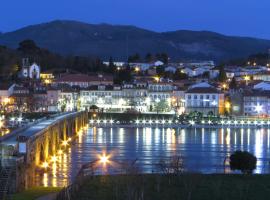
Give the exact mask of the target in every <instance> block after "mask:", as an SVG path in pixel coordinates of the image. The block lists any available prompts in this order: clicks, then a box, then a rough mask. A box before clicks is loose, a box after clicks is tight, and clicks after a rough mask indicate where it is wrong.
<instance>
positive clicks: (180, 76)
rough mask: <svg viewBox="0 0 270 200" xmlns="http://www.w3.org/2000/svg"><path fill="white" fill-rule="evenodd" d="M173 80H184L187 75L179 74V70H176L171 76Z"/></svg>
mask: <svg viewBox="0 0 270 200" xmlns="http://www.w3.org/2000/svg"><path fill="white" fill-rule="evenodd" d="M173 79H174V80H185V79H188V75H187V74H185V73H183V72H181V70H180V69H177V70H176V71H175V73H174V75H173Z"/></svg>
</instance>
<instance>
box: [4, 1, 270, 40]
mask: <svg viewBox="0 0 270 200" xmlns="http://www.w3.org/2000/svg"><path fill="white" fill-rule="evenodd" d="M269 8H270V1H269V0H46V1H39V0H23V1H22V0H2V1H1V7H0V19H1V20H0V31H2V32H7V31H12V30H15V29H18V28H21V27H23V26H27V25H32V24H37V23H42V22H48V21H52V20H56V19H69V20H79V21H83V22H87V23H111V24H121V25H135V26H139V27H142V28H147V29H150V30H154V31H169V30H178V29H189V30H210V31H216V32H219V33H223V34H228V35H239V36H253V37H260V38H267V39H270V28H269V19H270V12H269Z"/></svg>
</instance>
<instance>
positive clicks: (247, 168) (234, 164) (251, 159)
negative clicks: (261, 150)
mask: <svg viewBox="0 0 270 200" xmlns="http://www.w3.org/2000/svg"><path fill="white" fill-rule="evenodd" d="M256 163H257V158H256V157H255V156H254V155H252V154H251V153H249V152H247V151H236V152H234V153H233V154H232V155H231V156H230V168H231V170H240V171H241V172H242V173H244V174H252V172H253V170H254V169H256Z"/></svg>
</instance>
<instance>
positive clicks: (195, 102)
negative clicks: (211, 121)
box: [185, 82, 224, 115]
mask: <svg viewBox="0 0 270 200" xmlns="http://www.w3.org/2000/svg"><path fill="white" fill-rule="evenodd" d="M185 111H186V112H187V113H190V112H194V111H197V112H201V113H203V114H204V115H207V114H209V113H210V112H211V113H213V114H216V115H223V114H224V94H223V93H222V92H221V91H219V90H217V89H216V88H215V87H213V86H211V85H209V84H208V83H204V82H203V83H198V84H195V85H192V86H191V87H190V88H189V89H188V90H187V91H186V92H185Z"/></svg>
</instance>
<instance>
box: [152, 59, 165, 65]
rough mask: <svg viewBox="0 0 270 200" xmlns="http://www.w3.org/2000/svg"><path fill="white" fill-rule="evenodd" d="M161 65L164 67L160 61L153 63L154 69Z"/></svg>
mask: <svg viewBox="0 0 270 200" xmlns="http://www.w3.org/2000/svg"><path fill="white" fill-rule="evenodd" d="M162 65H164V62H162V61H160V60H158V61H156V62H154V66H155V67H158V66H162Z"/></svg>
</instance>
